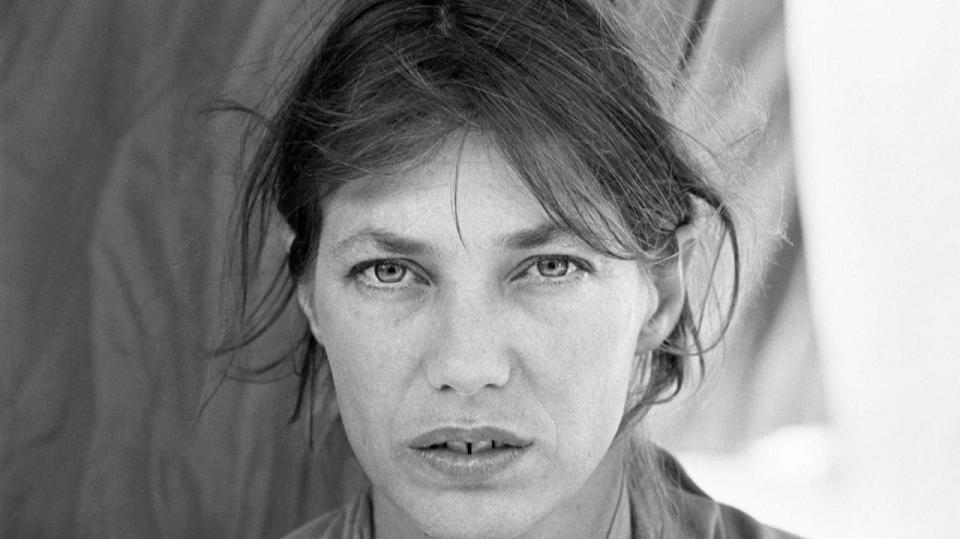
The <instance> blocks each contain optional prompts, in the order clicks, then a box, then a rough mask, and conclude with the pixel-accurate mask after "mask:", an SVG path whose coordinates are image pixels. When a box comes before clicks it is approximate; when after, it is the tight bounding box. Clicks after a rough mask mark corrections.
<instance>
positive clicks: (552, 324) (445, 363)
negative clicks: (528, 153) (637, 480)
mask: <svg viewBox="0 0 960 539" xmlns="http://www.w3.org/2000/svg"><path fill="white" fill-rule="evenodd" d="M454 197H456V205H457V213H456V214H455V213H454V210H453V200H454ZM324 210H325V211H324V228H323V231H322V233H321V237H320V243H319V251H318V256H317V260H316V263H315V267H314V272H313V275H312V277H311V278H310V279H308V280H304V281H303V282H302V283H301V284H300V286H299V289H298V299H299V301H300V304H301V306H302V308H303V310H304V312H305V314H306V315H307V316H308V318H309V319H310V323H311V328H312V331H313V333H314V335H315V337H316V338H317V340H318V341H319V343H320V344H321V345H322V346H324V347H325V349H326V351H327V356H328V358H329V361H330V365H331V370H332V373H333V379H334V384H335V387H336V392H337V399H338V404H339V406H340V412H341V415H342V417H343V423H344V426H345V428H346V432H347V435H348V437H349V439H350V442H351V445H352V446H353V448H354V451H355V453H356V455H357V457H358V459H359V461H360V463H361V465H362V467H363V469H364V471H365V472H366V473H367V475H368V476H369V478H370V480H371V482H372V484H373V488H374V491H373V493H374V515H375V523H376V526H377V531H378V534H381V535H386V534H385V533H384V532H386V531H389V532H390V534H389V535H388V536H391V537H405V536H409V537H417V536H423V533H427V534H429V535H431V536H444V537H456V536H459V537H477V536H483V537H516V536H527V537H585V536H596V535H597V534H598V533H599V534H600V535H602V534H603V533H604V531H605V530H606V529H607V527H608V526H609V523H610V519H611V518H612V513H613V507H614V506H615V502H616V494H617V493H618V492H619V490H618V489H619V485H620V480H621V467H620V466H621V464H620V463H621V458H622V455H621V448H620V447H614V448H613V449H611V442H612V440H613V439H614V436H615V435H616V433H617V427H618V424H619V422H620V419H621V417H622V415H623V411H624V407H625V404H626V397H627V391H628V386H629V382H630V380H631V379H632V376H633V374H634V370H633V369H634V364H635V361H636V355H637V354H645V353H646V352H647V351H649V350H650V349H652V348H653V347H655V346H657V345H658V344H659V343H660V342H661V341H662V340H663V338H664V336H665V335H666V330H667V329H668V328H669V327H670V324H669V323H667V322H666V321H665V320H664V318H670V317H671V316H673V315H672V314H671V313H672V310H673V307H672V306H671V305H668V304H667V303H668V302H665V301H663V299H664V298H668V299H669V298H673V297H674V296H676V293H675V291H671V290H666V291H664V290H660V288H661V287H662V283H661V282H660V281H659V280H658V279H654V278H653V277H652V276H651V274H650V273H649V272H648V271H646V270H645V269H643V268H641V267H640V265H639V264H638V263H636V262H632V261H623V260H616V259H613V258H609V257H606V256H604V255H602V254H599V253H597V252H596V251H594V250H592V249H591V248H590V247H588V246H587V245H586V244H585V243H583V242H581V241H580V240H578V239H577V238H575V237H572V236H570V235H567V234H563V233H559V234H540V235H539V236H537V235H533V236H531V235H529V234H527V237H526V239H527V240H528V241H527V242H526V243H527V244H526V245H519V244H518V241H517V240H519V239H520V236H518V234H521V233H524V232H529V231H531V230H538V229H539V230H540V231H541V232H543V231H544V230H545V229H546V228H549V227H550V226H551V224H552V223H551V221H550V219H549V218H548V217H547V215H546V213H545V212H544V211H543V209H542V208H541V207H540V205H539V203H538V201H537V200H536V199H535V198H534V197H533V196H532V195H531V194H530V193H529V192H528V191H527V190H526V189H525V188H524V187H523V185H522V184H521V182H520V180H519V178H517V176H516V174H515V173H514V172H513V170H512V169H510V168H509V166H508V165H506V164H505V163H504V162H503V160H502V159H501V157H500V156H499V154H498V153H497V152H496V150H493V149H491V148H490V147H489V146H487V145H486V144H485V143H484V142H483V140H482V139H479V138H477V137H473V136H470V137H467V138H466V139H465V140H464V143H463V145H462V146H461V145H460V144H459V143H457V144H454V145H451V146H450V147H448V148H447V149H446V150H444V151H442V152H440V153H439V154H438V156H437V157H436V158H435V159H434V160H433V161H431V162H429V163H428V164H426V165H424V166H422V167H419V168H417V169H414V170H411V171H407V172H404V173H400V174H397V175H396V176H391V177H386V178H384V177H377V178H370V179H364V180H358V181H355V182H352V183H349V184H347V185H345V186H344V187H342V188H341V189H339V190H338V191H337V192H336V193H335V194H333V195H331V196H330V197H329V198H328V199H327V200H326V201H325V203H324ZM458 224H459V234H458ZM378 260H380V261H381V262H380V263H379V265H378V263H377V261H378ZM383 261H386V262H383ZM383 280H387V281H396V282H386V283H385V282H382V281H383ZM446 426H455V427H476V426H495V427H499V428H503V429H506V430H509V431H511V432H513V433H516V434H517V435H519V436H521V437H523V438H525V439H528V440H530V441H531V442H532V445H530V446H529V447H528V448H527V449H526V450H525V452H524V454H523V456H522V457H521V458H520V459H519V460H518V461H516V462H515V463H514V465H512V466H511V467H509V468H507V469H506V470H504V471H503V472H502V473H499V474H497V475H496V476H494V477H493V478H492V479H489V480H486V481H483V482H482V483H478V484H469V485H465V484H463V483H462V482H456V481H450V480H448V479H445V478H444V477H441V476H439V475H437V474H433V473H431V470H428V469H425V468H424V467H422V466H418V465H417V461H416V459H415V458H412V457H411V451H410V449H409V448H408V444H407V443H406V442H408V441H409V440H410V439H411V438H413V437H415V436H417V435H419V434H421V433H423V432H426V431H428V430H431V429H434V428H438V427H446Z"/></svg>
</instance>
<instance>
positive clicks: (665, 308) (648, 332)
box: [637, 225, 697, 353]
mask: <svg viewBox="0 0 960 539" xmlns="http://www.w3.org/2000/svg"><path fill="white" fill-rule="evenodd" d="M674 237H675V240H676V242H677V257H676V258H675V259H674V260H673V261H671V262H670V263H669V264H668V265H666V266H665V267H662V268H660V269H658V270H657V271H656V273H655V276H654V277H655V278H654V281H655V282H654V284H655V286H656V288H657V301H658V303H657V308H656V310H655V311H654V313H653V314H652V315H651V316H650V319H649V320H647V323H646V324H645V325H644V327H643V329H642V330H641V331H640V338H639V340H638V342H637V350H638V351H642V352H644V353H646V352H648V351H650V350H653V349H654V348H656V347H658V346H660V344H662V343H663V341H664V340H666V338H667V337H668V336H669V335H670V332H671V331H673V328H674V327H675V326H676V325H677V321H678V320H679V319H680V314H681V313H682V312H683V305H684V302H685V300H686V297H687V285H686V279H685V276H686V275H687V273H688V271H689V267H690V260H692V258H693V249H694V247H695V246H696V243H697V230H696V229H695V228H694V226H693V225H684V226H682V227H680V228H678V229H677V231H676V232H675V234H674Z"/></svg>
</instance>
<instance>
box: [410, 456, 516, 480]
mask: <svg viewBox="0 0 960 539" xmlns="http://www.w3.org/2000/svg"><path fill="white" fill-rule="evenodd" d="M411 451H412V452H413V454H414V455H416V456H417V457H418V458H417V460H419V461H420V462H421V463H424V464H426V465H427V466H428V467H429V468H431V469H433V470H434V471H436V472H438V473H439V474H440V475H441V476H443V477H444V478H446V479H448V480H451V481H455V482H458V483H482V482H485V481H490V480H492V479H494V478H496V477H497V476H498V475H500V474H502V473H503V472H505V471H507V469H509V468H510V467H511V466H513V465H514V464H516V463H517V461H519V460H520V458H521V457H523V455H524V454H525V453H526V451H527V447H510V448H503V449H491V450H489V451H484V452H482V453H474V454H472V455H468V454H466V453H457V452H455V451H448V450H446V449H416V448H411Z"/></svg>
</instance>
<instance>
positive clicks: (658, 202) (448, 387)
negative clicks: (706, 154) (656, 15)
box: [242, 0, 775, 537]
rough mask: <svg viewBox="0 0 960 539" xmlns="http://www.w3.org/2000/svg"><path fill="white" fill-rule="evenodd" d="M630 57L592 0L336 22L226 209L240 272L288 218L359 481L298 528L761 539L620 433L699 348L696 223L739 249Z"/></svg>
mask: <svg viewBox="0 0 960 539" xmlns="http://www.w3.org/2000/svg"><path fill="white" fill-rule="evenodd" d="M634 42H635V39H634V37H632V36H630V34H629V33H628V32H627V31H626V29H625V27H623V26H622V25H619V24H618V23H617V22H616V19H615V17H614V16H613V15H611V14H610V13H608V12H607V11H606V8H605V7H603V6H596V5H593V4H591V3H590V2H589V1H588V0H566V1H564V0H533V1H527V2H518V1H516V0H493V1H488V0H485V1H482V2H481V1H467V0H459V1H458V0H362V1H360V0H358V1H351V2H347V3H346V5H345V7H344V8H343V9H342V10H341V11H340V12H339V13H338V15H337V17H336V18H335V20H334V21H333V23H332V25H331V27H330V28H329V30H328V31H327V32H326V34H325V36H324V39H323V41H322V43H321V44H320V46H319V47H318V48H317V50H316V52H315V54H314V55H313V56H312V57H311V59H310V61H309V62H308V63H307V64H306V65H304V66H303V68H302V69H301V70H300V72H299V74H298V78H297V80H296V81H295V82H294V84H293V85H292V86H291V89H290V92H289V94H288V96H287V99H286V100H285V101H284V103H283V104H282V106H281V108H280V110H279V111H278V112H277V113H276V115H275V116H274V118H273V120H272V122H271V125H270V127H271V129H270V130H269V134H268V136H267V138H266V140H265V141H264V143H263V145H262V147H261V150H260V152H259V154H258V157H257V159H256V160H255V163H254V169H253V173H252V176H251V178H252V179H251V181H250V183H249V184H248V186H247V190H246V193H245V199H244V203H243V208H242V209H243V212H242V215H243V217H244V224H245V226H244V228H243V244H244V246H245V247H246V246H249V243H250V242H253V244H254V246H255V247H259V248H255V249H253V254H252V258H251V259H250V260H253V259H255V257H257V256H259V255H260V249H262V246H263V243H262V241H263V240H262V237H263V236H262V234H261V235H260V236H259V238H260V239H259V240H258V239H257V234H258V233H261V232H263V229H262V228H260V227H262V226H263V223H266V222H268V221H269V219H270V216H271V215H272V214H273V213H274V212H276V213H278V214H279V216H280V217H281V221H282V223H281V228H282V230H283V235H284V237H285V239H286V245H287V260H286V268H287V271H288V276H289V281H288V282H289V283H290V285H291V286H289V287H287V288H286V289H280V290H279V291H280V292H281V293H282V292H283V290H286V294H283V295H281V296H280V297H281V299H285V300H289V299H293V297H295V298H296V300H297V301H298V303H299V305H300V307H301V309H302V311H303V313H304V315H305V318H306V321H307V322H308V325H309V331H308V332H307V336H306V340H305V345H306V346H305V353H306V357H307V360H308V361H311V362H313V361H315V362H318V363H317V364H320V363H324V362H325V363H327V364H328V365H329V372H330V374H331V375H332V382H333V384H332V389H331V390H332V391H335V393H336V399H337V403H338V405H339V410H340V415H341V417H342V421H343V425H344V427H345V431H346V433H347V437H348V439H349V441H350V444H351V446H352V447H353V449H354V452H355V453H356V456H357V458H358V460H359V462H360V464H361V466H362V468H363V470H364V472H365V474H366V475H367V477H368V478H369V480H370V489H369V490H368V491H367V492H365V493H364V494H363V495H362V496H360V497H358V498H357V499H355V500H354V501H353V502H351V503H350V504H348V505H347V506H345V507H343V508H341V510H339V511H335V512H333V513H330V514H327V515H325V516H323V517H321V518H320V519H318V520H316V521H314V522H312V523H309V524H307V525H306V526H305V527H303V528H301V529H300V530H298V531H297V532H295V533H294V534H293V537H354V536H362V537H373V536H377V537H423V536H430V537H648V536H650V537H654V536H656V537H732V536H749V537H754V536H775V532H773V531H772V530H770V529H768V528H764V527H762V526H760V525H759V524H757V523H755V522H754V521H752V520H751V519H749V517H746V516H745V515H743V514H742V513H739V512H737V511H735V510H732V509H730V508H726V507H723V506H721V505H719V504H716V503H715V502H713V501H712V500H710V499H709V498H708V497H706V496H705V495H704V494H703V493H702V492H700V491H699V490H698V489H697V488H696V487H695V486H694V485H693V484H692V483H691V482H690V481H689V479H687V478H686V476H685V475H684V474H683V472H682V470H680V469H679V467H678V466H677V465H676V463H675V462H674V461H673V460H672V459H671V458H670V457H669V456H668V455H666V454H664V453H662V452H659V451H657V450H655V449H653V448H650V447H648V446H646V445H644V444H642V443H640V442H636V441H634V439H633V438H634V437H632V436H631V433H632V431H633V430H634V429H635V427H636V426H637V424H638V422H639V421H640V419H641V418H642V417H643V415H644V414H645V413H646V412H647V410H648V409H649V408H650V406H651V405H653V404H654V403H656V402H660V401H662V400H664V399H666V398H669V397H670V396H672V395H673V394H675V393H676V391H678V390H679V387H680V386H681V384H682V383H683V380H684V377H685V375H686V370H687V369H688V368H689V366H688V364H687V363H688V361H689V358H688V357H686V356H689V355H691V352H692V353H693V354H694V355H695V354H696V353H699V352H702V346H701V341H700V336H699V331H698V330H699V328H698V325H697V324H696V323H695V322H696V320H695V315H694V312H693V310H692V309H691V307H690V305H691V301H690V300H689V294H688V291H687V289H686V283H685V278H684V275H685V272H688V271H689V268H688V266H689V265H690V264H692V263H693V254H694V252H693V247H694V245H695V244H697V243H699V242H701V240H705V238H701V237H700V236H701V232H698V231H701V230H704V229H705V228H706V227H705V226H701V224H703V223H704V222H705V221H708V220H711V219H712V220H715V221H716V222H717V223H719V225H720V229H721V230H722V231H723V233H724V234H725V235H726V237H728V238H729V239H730V243H731V245H732V246H733V248H732V252H733V255H734V260H735V261H736V258H737V247H736V236H735V230H734V226H733V222H732V219H731V217H730V215H729V212H728V210H727V208H726V207H725V206H724V205H723V203H722V201H721V197H720V195H719V194H718V193H717V192H716V191H715V190H714V189H713V188H711V187H710V186H709V185H708V184H707V183H706V182H705V180H704V178H703V177H702V175H701V174H700V173H699V172H698V170H697V167H696V166H694V164H693V163H692V162H691V160H690V159H689V158H688V157H687V155H686V153H685V152H684V151H683V150H682V147H681V145H680V143H679V140H678V136H677V133H676V132H675V131H674V130H673V129H672V127H671V124H670V123H669V122H668V121H667V119H666V118H665V116H664V113H663V111H662V108H661V106H660V105H659V104H658V101H657V99H656V98H655V95H662V94H661V93H660V91H659V90H658V89H656V88H655V86H654V83H653V77H652V76H651V74H650V72H649V71H647V70H646V69H645V68H644V66H643V64H642V63H641V61H640V58H641V57H642V56H641V54H640V52H641V51H638V50H636V47H635V46H634ZM708 215H709V217H708ZM245 252H248V251H246V250H245ZM247 264H248V265H247V266H245V272H244V273H245V275H248V274H251V273H252V271H251V267H250V266H249V264H252V262H247ZM735 290H736V275H735V276H734V297H735V295H736V292H735ZM271 291H272V292H277V291H278V289H276V288H272V289H271ZM694 299H697V298H694ZM283 303H284V302H283V301H281V302H279V303H272V302H270V301H264V302H260V303H259V307H261V308H263V307H264V306H266V307H270V306H271V305H272V306H273V307H274V308H275V309H277V308H282V305H283ZM731 308H732V305H731ZM271 312H274V313H275V312H277V311H269V309H268V310H267V311H262V310H261V311H257V310H254V312H253V314H252V315H251V317H252V318H251V319H257V317H258V316H262V317H263V318H261V319H262V320H266V322H265V324H270V323H271V321H272V320H275V319H276V316H272V315H271ZM726 315H727V316H729V312H727V313H726ZM263 325H264V324H260V325H259V326H258V325H256V324H251V325H250V326H249V327H248V332H247V335H248V338H247V339H245V340H246V341H249V340H252V339H253V338H255V337H256V335H257V334H259V332H260V330H262V329H263ZM315 372H316V368H305V369H304V370H303V375H302V376H303V380H304V382H305V383H304V384H303V385H302V386H301V387H302V389H301V397H303V391H304V390H305V388H307V387H308V386H309V385H308V384H307V383H306V382H309V381H311V380H312V379H311V376H312V375H313V373H315Z"/></svg>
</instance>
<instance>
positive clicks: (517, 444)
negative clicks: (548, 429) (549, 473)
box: [401, 427, 533, 488]
mask: <svg viewBox="0 0 960 539" xmlns="http://www.w3.org/2000/svg"><path fill="white" fill-rule="evenodd" d="M406 445H407V449H406V450H405V451H403V452H402V453H401V458H402V459H403V460H404V461H405V462H408V463H410V464H411V466H412V467H413V469H419V470H422V471H423V472H424V473H426V474H427V475H426V477H429V478H432V480H439V481H440V482H441V484H447V485H450V484H453V485H457V488H461V487H463V488H480V487H481V486H483V485H490V484H492V483H491V482H493V483H495V482H496V481H499V480H502V479H504V478H507V477H510V474H511V472H510V470H514V469H516V468H517V467H518V466H521V464H520V463H521V462H523V461H524V460H525V459H526V457H527V455H528V454H529V453H530V446H532V445H533V442H532V441H531V440H528V439H526V438H524V437H522V436H520V435H517V434H514V433H512V432H510V431H507V430H503V429H499V428H493V427H482V428H473V429H462V428H454V427H444V428H440V429H434V430H431V431H429V432H425V433H423V434H421V435H419V436H417V437H415V438H413V439H412V440H410V441H409V442H407V444H406Z"/></svg>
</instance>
